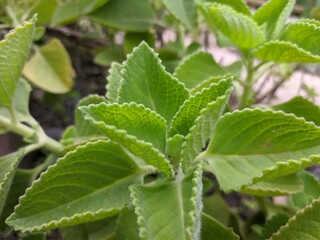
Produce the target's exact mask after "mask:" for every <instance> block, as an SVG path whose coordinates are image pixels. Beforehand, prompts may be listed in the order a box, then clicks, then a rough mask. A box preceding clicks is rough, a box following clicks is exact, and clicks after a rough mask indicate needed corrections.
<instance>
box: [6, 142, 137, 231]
mask: <svg viewBox="0 0 320 240" xmlns="http://www.w3.org/2000/svg"><path fill="white" fill-rule="evenodd" d="M140 175H141V170H140V169H139V167H138V166H137V165H136V163H135V162H134V160H133V159H132V158H131V157H130V156H129V155H128V154H127V153H126V152H125V151H124V150H123V149H122V148H121V147H120V146H119V145H118V144H116V143H114V142H111V141H98V142H95V143H88V144H87V145H85V146H81V147H78V148H77V150H76V151H72V152H70V153H68V154H67V155H66V156H64V157H63V158H60V159H59V160H58V161H57V163H56V164H55V165H53V166H51V167H49V168H48V170H47V171H46V172H45V173H44V174H42V175H41V177H40V179H39V180H37V181H35V182H34V183H33V185H32V187H31V188H29V189H28V190H27V191H26V194H25V195H24V196H23V197H22V198H21V199H20V204H19V205H18V207H17V208H16V209H15V212H14V213H13V214H12V215H11V216H10V217H9V218H8V219H7V224H9V225H10V226H13V227H14V228H15V229H16V230H22V231H37V230H44V229H53V228H57V227H64V226H70V225H75V224H79V223H83V222H89V221H95V220H99V219H101V218H105V217H108V216H112V215H115V214H117V213H119V212H120V211H121V210H123V209H124V208H126V207H127V205H128V204H129V196H130V193H129V190H128V187H129V186H130V185H131V184H134V183H139V182H140V178H141V177H140ZM66 193H67V194H66Z"/></svg>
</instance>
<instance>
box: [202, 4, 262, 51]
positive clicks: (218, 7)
mask: <svg viewBox="0 0 320 240" xmlns="http://www.w3.org/2000/svg"><path fill="white" fill-rule="evenodd" d="M208 17H209V18H210V19H211V20H212V21H213V22H214V24H215V26H216V28H217V29H218V30H219V31H221V32H222V33H223V34H224V35H225V36H226V37H228V38H229V39H230V40H231V41H232V42H233V43H234V44H236V45H237V46H238V47H239V48H242V49H251V48H254V47H257V46H258V45H259V44H261V43H263V42H264V41H265V39H264V34H263V32H262V30H261V28H260V27H259V26H258V25H257V23H255V22H254V21H253V20H252V19H251V18H250V17H249V16H246V15H243V14H241V13H238V12H237V11H236V10H234V9H233V8H231V7H229V6H226V5H222V4H211V5H208Z"/></svg>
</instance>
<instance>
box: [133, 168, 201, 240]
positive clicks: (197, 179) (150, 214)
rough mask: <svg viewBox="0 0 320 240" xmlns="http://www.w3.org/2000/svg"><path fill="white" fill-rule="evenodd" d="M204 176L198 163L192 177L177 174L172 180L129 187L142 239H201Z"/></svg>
mask: <svg viewBox="0 0 320 240" xmlns="http://www.w3.org/2000/svg"><path fill="white" fill-rule="evenodd" d="M180 174H181V173H180ZM201 177H202V166H201V164H198V165H196V167H195V169H194V170H193V172H192V173H191V174H190V175H189V176H187V177H183V176H180V175H178V176H177V178H176V180H175V181H173V182H167V183H164V184H160V185H157V186H153V187H147V186H136V185H135V186H132V187H130V190H131V197H132V202H133V205H134V207H135V212H136V214H137V216H138V224H139V233H140V237H141V238H142V239H154V240H157V239H159V240H162V239H177V240H179V239H181V240H186V239H199V235H200V220H201V208H202V203H201V194H202V180H201ZM155 203H156V204H155Z"/></svg>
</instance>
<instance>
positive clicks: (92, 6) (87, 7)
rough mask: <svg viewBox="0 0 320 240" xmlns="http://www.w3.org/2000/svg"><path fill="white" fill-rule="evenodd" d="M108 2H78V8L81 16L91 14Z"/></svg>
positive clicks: (102, 0) (93, 0) (87, 0)
mask: <svg viewBox="0 0 320 240" xmlns="http://www.w3.org/2000/svg"><path fill="white" fill-rule="evenodd" d="M107 2H109V0H79V7H80V11H81V13H82V14H88V13H91V12H93V11H95V10H97V9H98V8H100V7H102V6H103V5H105V4H106V3H107Z"/></svg>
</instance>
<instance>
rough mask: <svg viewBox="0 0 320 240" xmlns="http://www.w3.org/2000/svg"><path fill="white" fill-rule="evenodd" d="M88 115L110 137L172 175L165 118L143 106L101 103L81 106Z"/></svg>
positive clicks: (86, 115) (88, 118)
mask: <svg viewBox="0 0 320 240" xmlns="http://www.w3.org/2000/svg"><path fill="white" fill-rule="evenodd" d="M81 110H82V111H83V113H84V114H85V118H86V119H87V120H90V122H92V124H93V125H94V126H96V127H97V128H99V129H100V130H102V131H103V132H104V133H105V134H106V136H107V137H109V138H110V139H112V140H113V141H115V142H118V143H119V144H121V145H123V146H124V147H126V148H127V149H128V150H129V151H131V152H132V153H133V154H135V155H137V156H139V157H141V158H142V159H143V160H144V161H145V162H146V163H148V164H150V165H153V166H155V167H156V168H158V169H159V170H160V171H163V172H165V173H168V174H171V167H170V164H169V161H168V160H167V159H165V157H164V155H163V154H162V153H160V152H159V150H160V151H162V152H164V148H165V142H166V122H165V120H164V119H163V118H162V117H161V116H159V115H158V114H156V113H154V112H153V111H151V110H150V109H147V108H145V107H144V106H143V105H137V104H136V103H130V104H127V103H125V104H123V105H118V104H104V103H102V104H99V105H91V106H89V107H82V108H81Z"/></svg>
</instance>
